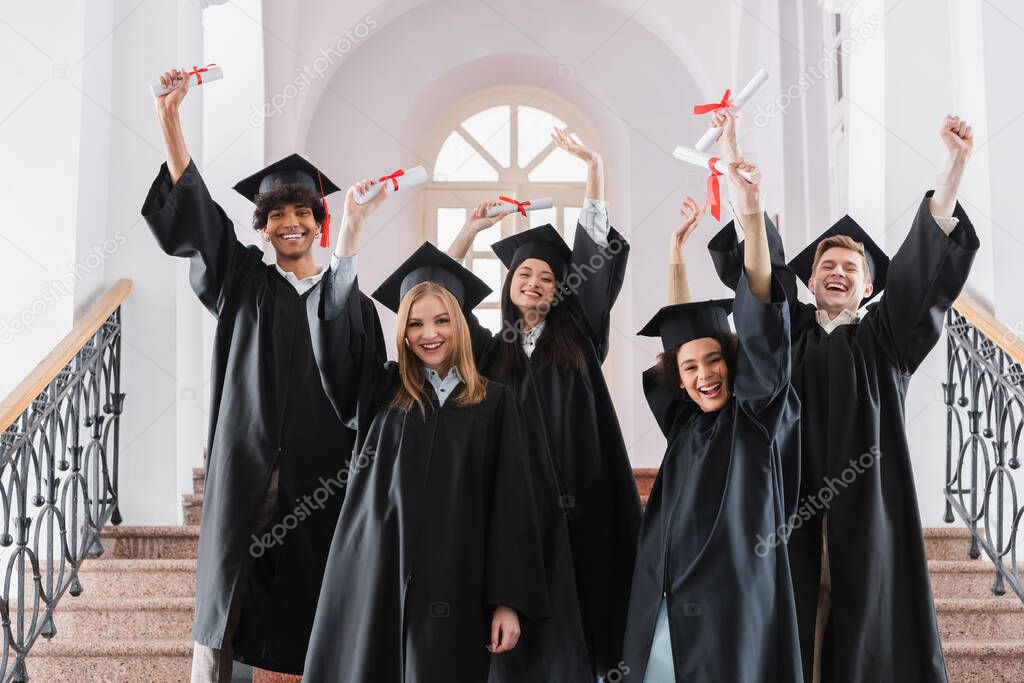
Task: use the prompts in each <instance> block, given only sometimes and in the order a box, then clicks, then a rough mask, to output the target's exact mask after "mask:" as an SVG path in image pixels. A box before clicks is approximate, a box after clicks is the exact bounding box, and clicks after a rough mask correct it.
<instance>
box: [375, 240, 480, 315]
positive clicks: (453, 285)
mask: <svg viewBox="0 0 1024 683" xmlns="http://www.w3.org/2000/svg"><path fill="white" fill-rule="evenodd" d="M421 282H436V283H437V284H439V285H441V286H442V287H444V288H445V289H447V290H448V291H449V292H451V293H452V294H453V295H455V299H456V300H457V301H458V302H459V305H460V306H462V310H464V311H471V310H473V309H474V308H476V305H477V304H479V303H480V302H481V301H483V300H484V297H486V296H487V295H488V294H490V293H491V288H490V287H488V286H487V283H486V282H484V281H483V280H481V279H480V278H478V277H477V276H476V275H474V274H473V272H472V271H470V270H468V269H467V268H464V267H463V266H462V265H461V264H460V263H459V262H458V261H456V260H455V259H453V258H452V257H451V256H449V255H448V254H446V253H444V252H443V251H441V250H440V249H438V248H437V247H435V246H434V245H433V244H431V243H430V242H424V243H423V246H421V247H420V248H419V249H417V250H416V251H415V252H414V253H413V255H412V256H410V257H409V258H407V259H406V260H405V263H403V264H402V265H400V266H398V268H397V269H396V270H395V272H393V273H392V274H391V275H389V276H388V279H387V280H385V281H384V282H383V284H381V286H380V287H378V288H377V291H375V292H374V293H373V298H374V299H376V300H377V301H379V302H381V303H382V304H384V305H385V306H387V307H388V308H390V309H391V310H392V311H394V312H395V313H398V307H399V305H400V304H401V303H402V298H403V297H405V295H406V294H407V293H408V292H409V290H410V289H412V288H413V287H415V286H416V285H418V284H420V283H421Z"/></svg>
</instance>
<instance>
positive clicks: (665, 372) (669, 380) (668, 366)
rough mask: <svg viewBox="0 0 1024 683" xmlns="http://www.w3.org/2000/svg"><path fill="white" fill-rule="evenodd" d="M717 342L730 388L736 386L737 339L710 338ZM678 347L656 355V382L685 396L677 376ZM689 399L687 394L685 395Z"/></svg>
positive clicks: (725, 337) (733, 336)
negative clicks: (727, 372)
mask: <svg viewBox="0 0 1024 683" xmlns="http://www.w3.org/2000/svg"><path fill="white" fill-rule="evenodd" d="M712 339H715V340H717V341H718V344H719V345H720V346H721V347H722V357H723V358H725V367H726V368H728V370H729V377H728V378H727V379H728V381H729V386H730V387H735V386H736V353H737V349H738V348H739V339H738V338H737V337H736V335H735V334H732V333H729V334H727V335H725V336H723V337H712ZM681 347H682V344H680V345H679V346H673V347H672V348H671V349H669V350H668V351H665V352H664V353H660V354H658V373H657V374H658V381H659V382H661V383H662V385H663V386H665V387H667V388H668V389H674V390H676V391H679V392H681V393H683V394H686V390H685V389H683V388H682V387H680V386H679V385H680V384H681V382H682V378H681V377H680V376H679V361H678V358H679V349H680V348H681ZM686 397H687V398H689V394H686Z"/></svg>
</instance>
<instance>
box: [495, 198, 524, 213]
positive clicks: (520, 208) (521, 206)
mask: <svg viewBox="0 0 1024 683" xmlns="http://www.w3.org/2000/svg"><path fill="white" fill-rule="evenodd" d="M498 199H500V200H501V201H503V202H508V203H509V204H515V205H516V211H518V212H519V213H521V214H523V216H524V217H525V216H526V208H525V207H527V206H529V205H530V200H526V201H525V202H517V201H516V200H514V199H512V198H511V197H503V196H501V195H498Z"/></svg>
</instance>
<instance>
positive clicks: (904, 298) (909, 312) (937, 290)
mask: <svg viewBox="0 0 1024 683" xmlns="http://www.w3.org/2000/svg"><path fill="white" fill-rule="evenodd" d="M940 135H941V137H942V140H943V142H944V143H945V144H946V147H947V148H948V149H949V158H948V161H947V164H946V168H947V170H949V171H950V173H948V174H947V175H946V177H945V179H944V182H943V183H942V184H940V185H939V187H938V188H937V189H936V190H935V192H934V193H932V192H928V193H926V194H925V198H924V200H923V201H922V202H921V205H920V207H919V208H918V211H917V214H916V215H915V216H914V221H913V223H912V224H911V226H910V231H909V233H908V234H907V237H906V239H904V241H903V244H902V245H900V248H899V250H898V251H897V252H896V255H895V256H893V258H892V262H891V263H890V264H889V271H888V276H887V280H886V285H885V293H884V294H883V295H882V298H881V301H879V303H878V305H877V306H875V308H874V309H873V310H872V311H870V312H869V313H868V315H866V316H865V317H864V324H866V325H867V326H868V328H869V329H871V330H873V331H874V332H875V335H876V338H877V341H878V344H879V346H880V348H881V349H882V351H883V352H884V353H886V354H887V355H888V356H889V358H890V359H891V360H892V362H893V363H894V364H895V365H896V366H897V368H898V369H899V370H900V371H902V372H906V373H910V372H913V371H914V370H916V369H917V366H918V365H920V363H921V361H923V360H924V358H925V356H926V355H928V352H929V351H931V349H932V347H934V346H935V344H936V343H937V342H938V340H939V337H940V336H941V334H942V326H943V320H944V317H945V314H946V312H947V311H948V310H949V308H950V306H952V305H953V301H954V300H955V299H956V297H957V296H959V294H960V290H961V289H963V286H964V284H965V283H966V281H967V276H968V274H969V273H970V269H971V265H972V264H973V262H974V256H975V254H976V253H977V250H978V247H979V246H980V243H979V242H978V236H977V233H976V232H975V230H974V226H973V225H972V224H971V221H970V219H969V218H968V217H967V214H966V213H965V212H964V210H963V207H961V206H960V204H959V203H957V201H956V194H957V190H958V188H959V183H960V178H961V177H962V175H963V170H964V164H965V163H966V160H967V159H968V158H969V157H970V153H971V150H972V148H973V142H974V138H973V135H972V131H971V127H970V126H969V125H967V123H966V122H965V121H962V120H960V119H957V118H956V117H946V119H945V120H944V121H943V125H942V130H941V132H940Z"/></svg>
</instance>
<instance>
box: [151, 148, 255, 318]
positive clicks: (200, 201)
mask: <svg viewBox="0 0 1024 683" xmlns="http://www.w3.org/2000/svg"><path fill="white" fill-rule="evenodd" d="M142 217H143V218H145V219H146V223H147V224H148V225H149V229H150V230H151V231H152V232H153V235H154V236H155V237H156V241H157V243H158V244H159V245H160V248H161V249H162V250H163V251H164V252H165V253H167V254H169V255H170V256H180V257H183V258H187V259H188V260H189V269H188V274H189V283H190V284H191V285H192V290H193V291H194V292H195V293H196V296H198V297H199V300H200V301H201V302H202V303H203V305H204V306H206V308H207V309H208V310H209V311H210V312H211V313H213V314H214V315H215V316H219V315H220V312H221V311H222V310H223V308H224V303H225V300H226V297H227V293H228V292H230V291H231V285H232V282H233V281H234V280H235V279H236V278H237V276H238V274H239V273H240V272H241V271H242V270H244V269H246V268H252V267H254V266H258V265H259V264H261V263H262V262H263V255H262V254H261V253H260V251H259V249H257V248H255V247H251V248H247V247H245V246H243V245H242V243H241V242H239V241H238V238H237V237H236V236H235V229H234V227H233V226H232V224H231V220H230V219H229V218H228V217H227V214H225V213H224V210H223V209H222V208H220V206H218V205H217V203H216V202H215V201H213V198H212V197H210V192H209V190H208V189H207V188H206V183H204V182H203V178H202V176H201V175H200V174H199V170H198V169H197V168H196V165H195V162H194V161H189V162H188V166H187V167H186V168H185V172H184V173H182V175H181V177H180V178H178V182H176V183H173V184H172V183H171V174H170V172H169V171H168V170H167V164H166V163H165V164H162V165H161V166H160V171H159V173H157V176H156V179H155V180H154V181H153V185H152V186H151V187H150V189H149V194H148V195H146V201H145V202H144V203H143V205H142Z"/></svg>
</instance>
